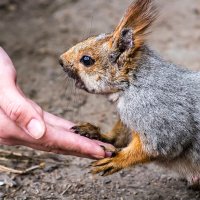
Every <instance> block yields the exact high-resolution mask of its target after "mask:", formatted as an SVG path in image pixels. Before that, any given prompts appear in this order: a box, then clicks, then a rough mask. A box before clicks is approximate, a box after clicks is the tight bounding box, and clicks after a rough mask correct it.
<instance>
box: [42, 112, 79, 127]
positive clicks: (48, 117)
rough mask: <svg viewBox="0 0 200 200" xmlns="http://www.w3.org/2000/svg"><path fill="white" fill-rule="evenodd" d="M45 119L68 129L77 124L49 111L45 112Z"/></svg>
mask: <svg viewBox="0 0 200 200" xmlns="http://www.w3.org/2000/svg"><path fill="white" fill-rule="evenodd" d="M44 120H45V121H46V122H47V123H49V124H51V125H56V126H59V127H61V128H63V129H66V130H70V129H71V128H72V127H73V126H74V125H75V124H74V123H72V122H70V121H67V120H65V119H62V118H61V117H57V116H55V115H53V114H51V113H48V112H44Z"/></svg>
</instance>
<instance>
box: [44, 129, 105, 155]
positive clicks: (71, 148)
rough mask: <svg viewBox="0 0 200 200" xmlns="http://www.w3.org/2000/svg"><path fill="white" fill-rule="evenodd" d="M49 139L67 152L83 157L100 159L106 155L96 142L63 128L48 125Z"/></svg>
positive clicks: (47, 135) (46, 135)
mask: <svg viewBox="0 0 200 200" xmlns="http://www.w3.org/2000/svg"><path fill="white" fill-rule="evenodd" d="M45 137H48V139H47V140H50V141H54V145H55V146H56V147H58V148H56V149H59V150H62V152H64V151H65V154H69V153H70V154H72V152H73V154H77V155H82V157H90V158H95V159H100V158H104V157H105V152H104V149H103V148H102V147H100V146H99V145H98V144H97V143H96V142H94V141H92V140H90V139H88V138H85V137H82V136H79V135H77V134H74V133H72V132H69V131H65V130H63V129H60V130H59V129H58V128H55V127H51V126H48V127H47V134H45Z"/></svg>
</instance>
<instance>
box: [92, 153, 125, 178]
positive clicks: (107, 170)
mask: <svg viewBox="0 0 200 200" xmlns="http://www.w3.org/2000/svg"><path fill="white" fill-rule="evenodd" d="M119 161H120V159H118V157H117V156H116V157H112V158H104V159H102V160H99V161H95V162H92V167H93V169H92V171H91V173H92V174H98V173H101V176H108V175H111V174H114V173H115V172H118V171H120V170H121V169H122V168H123V167H122V166H121V165H120V162H119Z"/></svg>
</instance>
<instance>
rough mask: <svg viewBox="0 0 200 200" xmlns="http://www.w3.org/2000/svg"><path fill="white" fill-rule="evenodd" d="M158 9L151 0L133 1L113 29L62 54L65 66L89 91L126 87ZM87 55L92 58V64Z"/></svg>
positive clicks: (79, 84) (78, 83)
mask: <svg viewBox="0 0 200 200" xmlns="http://www.w3.org/2000/svg"><path fill="white" fill-rule="evenodd" d="M156 13H157V12H156V8H155V6H154V5H153V3H152V0H137V1H136V2H133V3H132V4H131V5H130V7H129V8H128V10H127V11H126V13H125V15H124V17H123V19H122V20H121V21H120V23H119V25H118V26H117V28H116V29H115V31H114V32H113V33H111V34H101V35H99V36H97V37H91V38H89V39H87V40H85V41H84V42H81V43H79V44H77V45H76V46H74V47H72V48H71V49H70V50H69V51H67V52H66V53H64V54H63V55H61V57H60V62H61V64H62V66H63V68H64V70H65V71H66V72H67V73H68V75H69V76H71V77H72V78H74V79H75V80H76V84H77V86H78V87H80V88H81V89H85V90H86V91H88V92H91V93H101V94H105V93H109V94H110V93H115V92H118V91H121V90H124V89H125V88H126V87H128V85H129V81H130V79H131V72H132V71H133V70H134V69H135V68H137V67H138V60H139V59H140V57H141V54H142V50H141V49H140V47H142V46H143V45H144V43H145V39H146V34H147V31H148V28H149V27H150V25H151V24H152V22H153V21H154V19H155V17H156ZM85 56H86V57H85ZM84 59H86V60H89V61H88V62H89V65H87V66H86V64H88V63H86V64H85V61H83V60H84Z"/></svg>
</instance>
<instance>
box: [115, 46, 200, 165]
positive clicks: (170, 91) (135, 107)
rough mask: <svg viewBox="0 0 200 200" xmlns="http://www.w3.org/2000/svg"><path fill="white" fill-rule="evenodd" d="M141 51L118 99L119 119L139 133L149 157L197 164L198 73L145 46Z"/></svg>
mask: <svg viewBox="0 0 200 200" xmlns="http://www.w3.org/2000/svg"><path fill="white" fill-rule="evenodd" d="M143 51H144V55H143V56H142V58H141V60H140V62H139V66H138V69H137V71H136V72H134V74H132V78H131V79H132V80H131V84H130V87H129V88H127V89H126V90H125V91H124V93H123V95H122V96H121V97H120V98H119V102H118V111H119V114H120V117H121V120H122V121H123V122H124V123H125V124H126V125H127V126H128V127H130V128H132V129H134V130H135V131H137V132H138V133H139V134H141V138H142V142H143V143H144V145H145V149H146V150H147V151H148V152H150V153H151V155H155V156H159V157H160V159H161V160H162V159H163V160H169V161H170V160H173V159H175V158H178V157H179V158H180V157H185V158H187V159H188V160H190V161H191V162H195V163H197V164H200V73H199V72H192V71H189V70H186V69H183V68H180V67H178V66H176V65H174V64H171V63H169V62H166V61H164V60H163V59H162V58H160V57H159V56H157V55H156V54H155V53H154V52H153V51H152V50H150V49H149V48H148V47H144V49H143ZM191 159H192V160H191Z"/></svg>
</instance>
